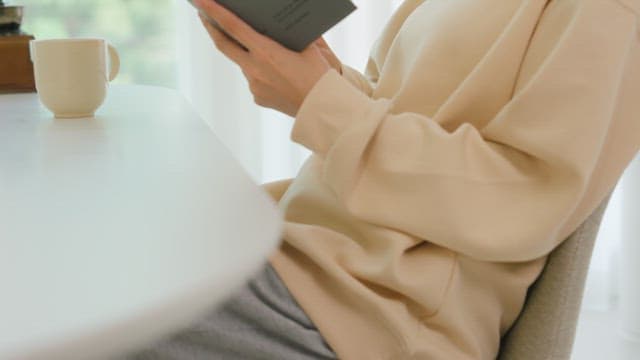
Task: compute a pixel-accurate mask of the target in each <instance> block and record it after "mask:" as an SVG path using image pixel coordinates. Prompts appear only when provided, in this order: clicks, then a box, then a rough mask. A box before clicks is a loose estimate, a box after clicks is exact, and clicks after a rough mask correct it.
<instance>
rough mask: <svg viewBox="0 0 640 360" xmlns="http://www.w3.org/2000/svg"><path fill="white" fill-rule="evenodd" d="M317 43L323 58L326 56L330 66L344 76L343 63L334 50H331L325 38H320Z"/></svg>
mask: <svg viewBox="0 0 640 360" xmlns="http://www.w3.org/2000/svg"><path fill="white" fill-rule="evenodd" d="M315 43H316V45H318V48H319V49H320V53H321V54H322V56H324V58H325V59H326V60H327V62H328V63H329V65H331V67H332V68H334V69H336V71H337V72H338V73H340V75H342V62H341V61H340V59H338V57H337V56H336V54H335V53H334V52H333V50H331V48H330V47H329V45H328V44H327V42H326V41H325V40H324V38H319V39H318V40H316V41H315Z"/></svg>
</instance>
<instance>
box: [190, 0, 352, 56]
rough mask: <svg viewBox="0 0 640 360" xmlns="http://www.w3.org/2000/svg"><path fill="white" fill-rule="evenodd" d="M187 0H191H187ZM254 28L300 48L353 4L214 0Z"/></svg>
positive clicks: (326, 0)
mask: <svg viewBox="0 0 640 360" xmlns="http://www.w3.org/2000/svg"><path fill="white" fill-rule="evenodd" d="M189 2H191V0H189ZM217 2H218V3H219V4H220V5H223V6H224V7H226V8H227V9H229V10H231V11H232V12H234V13H235V14H236V15H238V17H240V18H241V19H242V20H244V21H245V22H246V23H248V24H249V25H251V26H252V27H253V28H254V29H255V30H256V31H258V32H260V33H262V34H264V35H266V36H268V37H270V38H272V39H274V40H275V41H277V42H279V43H280V44H282V45H283V46H285V47H287V48H289V49H291V50H294V51H302V50H304V49H305V48H306V47H307V46H308V45H309V44H310V43H312V42H313V41H315V40H316V39H318V38H319V37H320V36H322V34H324V33H325V32H326V31H327V30H329V29H330V28H332V27H333V26H334V25H336V24H337V23H338V22H340V21H341V20H342V19H344V18H345V17H346V16H347V15H349V14H350V13H351V12H353V11H354V10H355V9H356V7H355V5H354V4H353V3H352V2H351V1H350V0H217Z"/></svg>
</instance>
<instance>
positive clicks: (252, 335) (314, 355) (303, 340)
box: [124, 264, 337, 360]
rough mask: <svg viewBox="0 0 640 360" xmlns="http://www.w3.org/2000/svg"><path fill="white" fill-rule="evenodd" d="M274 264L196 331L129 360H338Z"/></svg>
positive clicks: (188, 330)
mask: <svg viewBox="0 0 640 360" xmlns="http://www.w3.org/2000/svg"><path fill="white" fill-rule="evenodd" d="M336 358H337V357H336V354H335V353H334V352H333V351H332V350H331V348H330V347H329V345H328V344H327V343H326V342H325V341H324V339H323V338H322V336H321V335H320V332H318V329H317V328H316V327H315V326H314V325H313V323H312V322H311V320H310V319H309V318H308V317H307V315H306V314H305V313H304V311H303V310H302V309H301V308H300V307H299V306H298V304H297V303H296V301H295V300H294V298H293V297H292V296H291V294H290V293H289V291H288V290H287V288H286V286H285V285H284V284H283V283H282V281H281V280H280V277H279V276H278V274H277V273H276V272H275V270H274V269H273V268H272V267H271V265H270V264H267V266H266V267H265V268H264V269H263V270H262V271H261V272H260V273H259V274H258V275H257V276H256V277H254V278H253V279H252V280H251V281H250V282H249V283H248V284H247V285H245V286H244V287H243V288H242V289H241V290H240V291H239V292H238V293H236V294H235V295H234V296H233V297H232V298H231V299H229V300H228V301H226V302H225V303H224V304H223V305H222V306H221V307H218V308H216V310H215V311H213V312H212V313H210V314H208V315H207V316H205V318H204V319H202V321H201V322H199V323H197V324H196V325H194V326H192V327H191V328H189V329H187V330H185V331H183V332H181V333H178V334H175V335H173V336H171V337H169V338H167V339H165V340H163V341H160V342H159V343H157V344H154V345H152V346H150V347H149V348H146V349H142V350H140V351H138V352H136V353H133V354H130V355H128V356H126V357H124V359H130V360H143V359H160V360H165V359H167V360H168V359H176V360H178V359H180V360H183V359H184V360H189V359H242V360H245V359H246V360H251V359H264V360H289V359H291V360H307V359H309V360H311V359H336Z"/></svg>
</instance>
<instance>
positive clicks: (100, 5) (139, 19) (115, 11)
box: [7, 0, 177, 87]
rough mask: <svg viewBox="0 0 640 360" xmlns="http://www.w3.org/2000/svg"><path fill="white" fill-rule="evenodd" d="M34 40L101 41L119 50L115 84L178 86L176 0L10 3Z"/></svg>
mask: <svg viewBox="0 0 640 360" xmlns="http://www.w3.org/2000/svg"><path fill="white" fill-rule="evenodd" d="M7 3H10V4H11V5H18V4H19V5H24V6H25V15H24V20H23V26H22V29H23V31H25V32H28V33H30V34H32V35H34V36H35V37H36V39H47V38H59V37H100V38H105V39H107V40H108V41H109V42H111V43H112V44H113V45H114V46H115V47H116V48H117V49H118V51H119V53H120V57H121V60H122V68H121V71H120V74H119V75H118V78H117V79H116V80H115V81H114V82H115V83H121V84H122V83H125V84H129V83H136V84H148V85H160V86H166V87H175V86H176V77H177V76H176V64H175V63H176V60H175V36H174V33H175V15H174V7H175V2H174V0H92V1H87V0H14V1H11V0H9V1H7Z"/></svg>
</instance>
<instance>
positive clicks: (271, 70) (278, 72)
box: [195, 0, 331, 116]
mask: <svg viewBox="0 0 640 360" xmlns="http://www.w3.org/2000/svg"><path fill="white" fill-rule="evenodd" d="M195 4H196V6H197V7H198V8H200V9H201V11H203V12H204V13H206V14H207V15H208V16H209V17H210V18H212V19H213V20H215V21H216V22H217V23H218V25H219V26H220V27H221V28H222V29H224V31H225V32H226V33H227V34H229V35H230V36H231V37H233V38H234V39H236V40H237V41H238V42H240V43H241V44H242V45H244V47H245V48H246V49H243V48H242V46H240V45H239V44H238V43H236V42H234V41H233V40H232V39H230V38H229V37H228V36H227V35H225V34H224V33H223V32H221V31H220V30H218V29H216V28H215V27H213V26H212V25H211V24H209V22H208V21H207V20H205V19H204V18H203V17H202V16H201V20H202V23H203V24H204V26H205V28H206V29H207V31H208V32H209V35H210V36H211V39H212V40H213V42H214V44H215V46H216V47H217V48H218V50H220V51H221V52H222V53H223V54H224V55H225V56H226V57H228V58H229V59H230V60H231V61H233V62H235V63H236V64H238V65H239V66H240V68H241V69H242V72H243V74H244V76H245V77H246V78H247V81H248V82H249V88H250V90H251V92H252V93H253V99H254V101H255V103H256V104H258V105H260V106H264V107H268V108H272V109H275V110H278V111H281V112H283V113H285V114H288V115H290V116H296V114H297V113H298V110H299V109H300V106H301V105H302V102H303V101H304V99H305V97H306V96H307V94H308V93H309V91H311V89H312V88H313V86H314V85H315V84H316V83H317V82H318V80H320V78H321V77H322V76H323V75H324V74H325V73H326V72H327V71H329V70H330V69H331V65H330V64H329V63H328V61H327V60H326V59H325V57H324V56H323V55H322V52H321V50H320V48H319V47H318V45H317V44H315V43H313V44H311V45H310V46H309V47H307V48H306V49H305V50H304V51H302V52H300V53H297V52H295V51H291V50H289V49H287V48H285V47H284V46H282V45H280V44H279V43H277V42H275V41H273V40H271V39H270V38H268V37H266V36H264V35H262V34H260V33H258V32H257V31H255V30H254V29H253V28H252V27H251V26H249V25H248V24H247V23H245V22H244V21H242V19H240V18H239V17H237V16H236V15H235V14H234V13H232V12H231V11H229V10H227V9H226V8H225V7H223V6H222V5H220V4H218V3H217V2H215V1H213V0H195Z"/></svg>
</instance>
